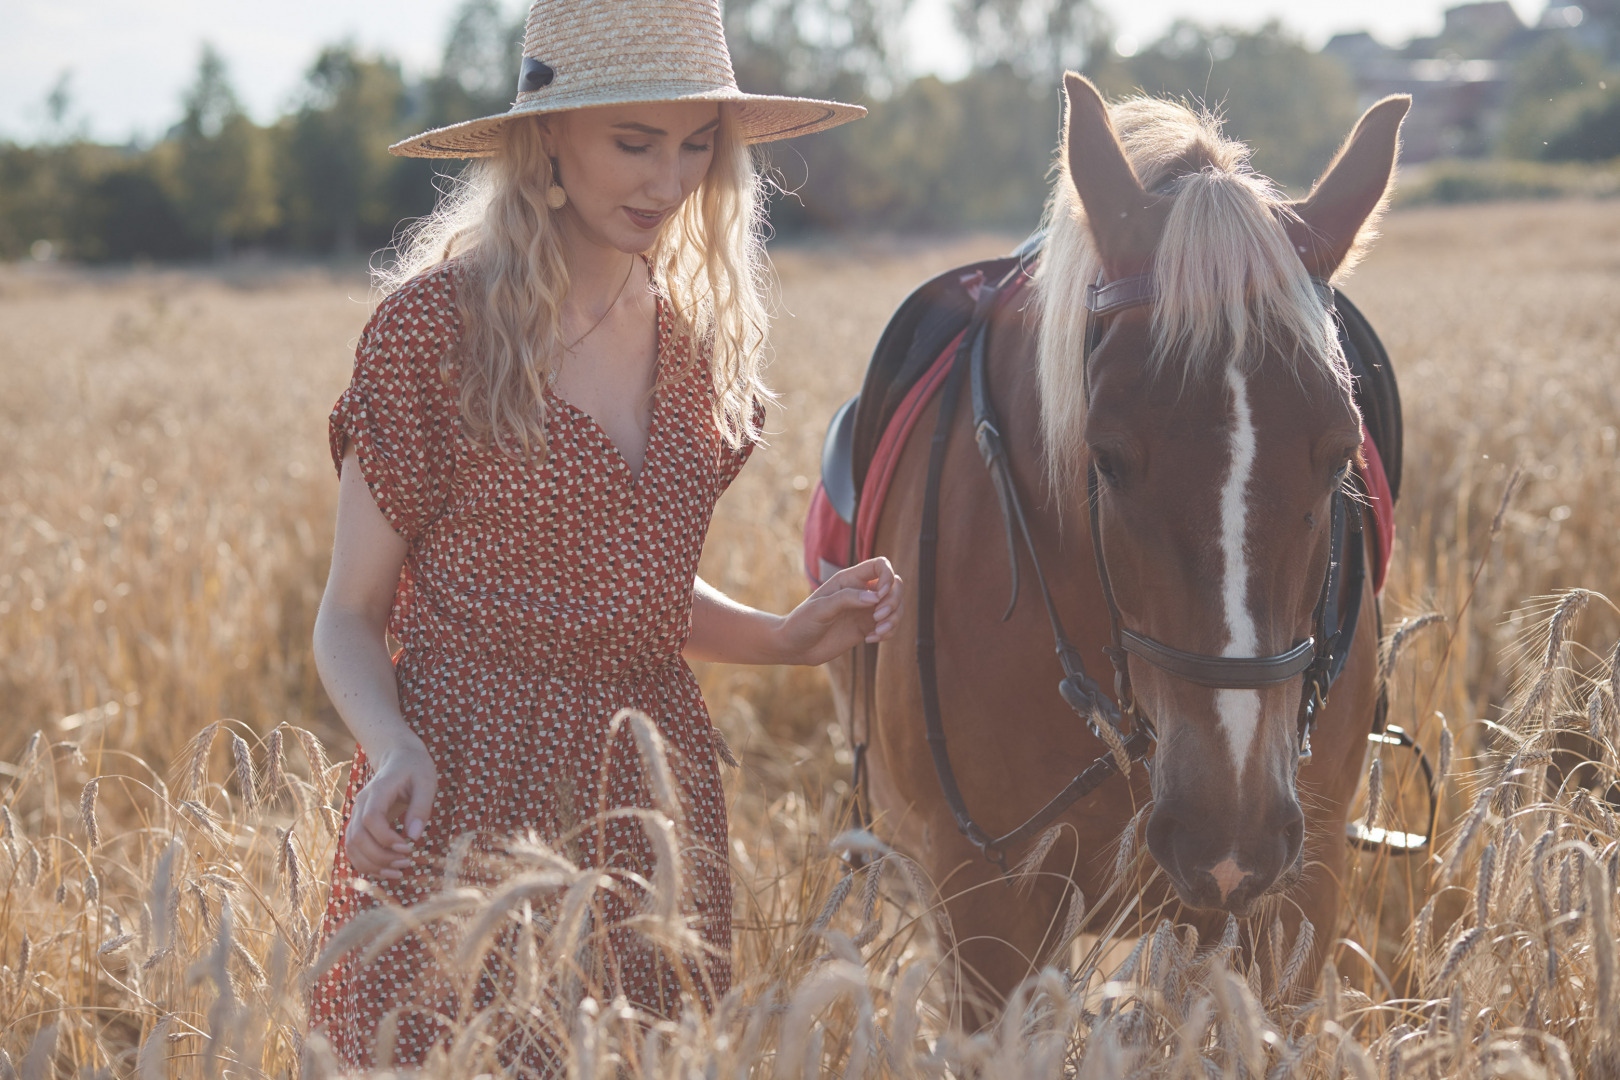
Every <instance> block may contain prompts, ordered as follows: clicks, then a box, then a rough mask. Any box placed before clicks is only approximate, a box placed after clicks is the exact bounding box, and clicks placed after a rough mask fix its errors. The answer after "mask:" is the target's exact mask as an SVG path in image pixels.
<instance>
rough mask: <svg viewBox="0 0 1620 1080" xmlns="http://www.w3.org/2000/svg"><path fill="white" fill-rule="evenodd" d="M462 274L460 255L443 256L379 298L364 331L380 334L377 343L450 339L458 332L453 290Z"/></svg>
mask: <svg viewBox="0 0 1620 1080" xmlns="http://www.w3.org/2000/svg"><path fill="white" fill-rule="evenodd" d="M462 274H463V266H462V261H461V260H460V259H449V260H446V261H445V262H442V263H439V264H438V265H437V266H432V267H429V268H428V269H426V270H424V271H422V272H421V273H420V274H417V275H416V276H415V277H413V278H411V279H410V280H408V281H406V282H405V283H404V284H403V285H401V286H399V287H398V288H396V289H394V290H393V291H392V292H390V293H389V294H388V295H387V296H384V297H383V298H382V300H381V301H380V302H379V303H378V304H377V307H376V310H374V311H373V312H372V314H371V321H370V322H369V323H367V324H366V335H367V336H368V337H372V338H379V337H380V338H381V339H382V340H381V341H379V342H378V344H385V343H394V342H399V341H409V342H418V343H428V342H438V341H442V342H444V343H446V344H448V343H450V342H453V341H454V340H455V339H456V338H457V337H459V336H460V332H461V317H460V315H459V314H458V312H457V308H456V290H457V288H458V287H459V285H460V283H461V277H462Z"/></svg>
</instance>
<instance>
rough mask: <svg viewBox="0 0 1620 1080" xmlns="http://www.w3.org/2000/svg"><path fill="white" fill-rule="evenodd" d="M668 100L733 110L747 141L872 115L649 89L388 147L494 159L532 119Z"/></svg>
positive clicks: (532, 105)
mask: <svg viewBox="0 0 1620 1080" xmlns="http://www.w3.org/2000/svg"><path fill="white" fill-rule="evenodd" d="M666 101H716V102H721V103H723V104H728V105H731V106H732V107H733V111H734V115H735V117H736V121H737V130H738V132H739V133H740V134H741V135H742V139H743V141H744V142H747V143H763V142H775V141H776V140H778V139H791V138H793V137H794V136H796V135H812V134H814V133H815V132H818V131H826V130H827V129H828V128H834V127H837V126H838V125H839V124H847V123H848V122H849V121H851V120H858V119H860V118H861V117H863V116H865V115H866V109H865V108H864V107H863V106H860V105H846V104H845V103H843V102H841V101H820V100H817V99H816V98H799V97H781V96H778V95H775V94H745V93H742V92H741V91H739V90H734V89H730V88H726V87H723V88H720V89H715V90H699V91H695V92H691V93H678V92H676V93H672V92H671V91H670V89H669V88H668V87H649V88H648V89H647V90H646V91H644V92H643V93H641V94H639V95H638V94H637V93H636V92H635V91H634V90H629V91H626V92H625V93H623V94H622V95H621V94H615V95H614V100H612V101H603V100H602V99H601V96H600V95H590V96H588V97H587V96H585V95H578V96H577V97H576V98H575V99H574V100H569V99H568V98H561V97H553V98H549V99H547V100H544V101H535V102H528V103H519V104H517V105H513V106H512V108H511V109H509V110H508V111H506V112H504V113H500V114H498V115H495V116H485V117H481V118H479V119H477V120H465V121H463V122H461V123H459V124H450V125H448V126H447V127H442V128H434V129H433V130H432V131H424V132H423V133H422V134H420V135H415V136H412V137H411V138H409V139H403V140H401V141H400V142H397V143H395V144H394V145H392V146H390V147H389V148H388V152H389V153H390V154H394V155H395V156H397V157H425V158H470V157H488V156H490V155H491V154H494V153H495V152H496V151H497V150H498V149H499V148H500V130H501V128H502V127H503V126H504V125H506V124H508V123H510V122H512V121H513V120H518V119H521V118H523V117H526V116H545V115H548V114H551V113H559V112H569V111H572V110H574V109H600V108H608V107H611V106H614V105H644V104H652V103H656V102H666Z"/></svg>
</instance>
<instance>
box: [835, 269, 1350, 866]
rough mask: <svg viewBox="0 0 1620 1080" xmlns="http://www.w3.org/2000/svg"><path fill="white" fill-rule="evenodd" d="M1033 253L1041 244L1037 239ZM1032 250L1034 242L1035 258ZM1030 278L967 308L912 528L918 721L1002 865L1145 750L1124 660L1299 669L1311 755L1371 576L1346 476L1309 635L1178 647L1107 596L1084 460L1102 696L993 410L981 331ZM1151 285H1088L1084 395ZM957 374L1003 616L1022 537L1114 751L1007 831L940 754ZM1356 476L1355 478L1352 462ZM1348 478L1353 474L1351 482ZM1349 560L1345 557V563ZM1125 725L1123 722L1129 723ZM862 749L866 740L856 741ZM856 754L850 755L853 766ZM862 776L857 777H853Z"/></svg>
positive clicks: (1178, 672)
mask: <svg viewBox="0 0 1620 1080" xmlns="http://www.w3.org/2000/svg"><path fill="white" fill-rule="evenodd" d="M1037 251H1038V249H1037ZM1035 254H1037V252H1030V253H1029V256H1030V257H1034V255H1035ZM1029 277H1030V271H1029V268H1028V266H1027V265H1026V263H1025V261H1024V260H1021V261H1020V263H1019V265H1017V266H1016V267H1014V268H1013V270H1012V271H1011V272H1009V273H1008V275H1007V276H1006V277H1005V278H1003V279H1002V280H1001V281H1000V282H997V283H996V284H995V285H993V286H992V285H989V284H986V285H984V286H983V287H982V288H981V289H980V292H979V296H978V298H977V301H976V303H975V306H974V312H973V316H972V319H971V321H970V322H969V324H968V327H967V329H966V330H965V331H963V333H962V336H961V338H960V341H959V343H958V345H957V348H956V352H955V355H954V356H953V358H952V360H951V366H950V370H949V371H948V372H947V374H946V377H945V381H944V384H943V386H942V387H941V389H940V398H939V412H938V415H937V418H936V420H935V425H934V433H933V439H932V442H931V444H930V450H929V460H928V473H927V479H926V481H925V484H924V488H923V507H922V522H921V526H920V528H919V530H918V541H917V546H918V552H917V577H918V582H917V665H918V672H919V675H920V677H921V679H920V681H921V684H922V686H921V689H922V704H923V720H924V723H925V725H926V728H927V739H928V747H929V752H930V754H931V756H932V757H933V761H934V770H935V773H936V774H937V775H938V777H939V783H940V789H941V791H942V792H943V794H944V796H945V801H946V803H947V805H948V806H949V807H950V810H951V814H952V816H953V817H954V818H955V819H956V824H957V828H958V829H959V830H960V831H961V832H962V834H963V835H964V836H966V837H967V838H968V840H969V841H970V842H971V843H973V845H974V846H975V847H977V848H978V849H979V851H980V852H981V853H982V854H983V855H984V856H985V858H986V859H989V860H990V861H992V862H994V863H996V864H997V865H998V866H999V867H1000V868H1001V869H1002V871H1003V872H1006V869H1007V852H1008V850H1009V849H1011V848H1015V847H1019V846H1021V845H1023V844H1024V843H1027V842H1028V841H1030V840H1032V839H1034V838H1035V837H1036V836H1037V835H1039V834H1040V833H1041V832H1042V831H1043V830H1044V829H1046V828H1047V827H1048V826H1050V825H1051V824H1052V823H1053V822H1055V821H1056V820H1057V819H1058V818H1059V817H1060V816H1061V815H1062V814H1063V813H1064V812H1065V811H1066V810H1068V808H1069V807H1070V806H1072V805H1074V803H1076V802H1077V801H1079V800H1080V799H1082V798H1084V797H1085V796H1086V795H1088V794H1090V793H1091V792H1093V791H1095V790H1096V789H1097V788H1098V787H1100V786H1101V785H1102V784H1103V783H1104V782H1106V781H1107V780H1108V778H1109V777H1111V776H1112V775H1114V773H1116V772H1122V773H1127V774H1128V773H1129V772H1130V770H1131V766H1132V764H1133V763H1134V762H1138V761H1141V760H1142V759H1143V758H1145V757H1146V756H1147V755H1148V753H1149V752H1150V751H1151V750H1152V748H1153V744H1154V742H1155V741H1156V739H1157V736H1156V734H1155V731H1154V728H1153V723H1152V720H1151V718H1149V717H1148V716H1146V715H1145V714H1144V713H1143V711H1142V710H1141V708H1140V707H1139V706H1138V704H1137V703H1136V700H1135V696H1134V694H1133V693H1132V692H1131V683H1130V667H1129V658H1130V657H1131V656H1136V657H1138V658H1139V659H1141V660H1143V661H1145V662H1147V663H1151V664H1153V665H1154V666H1155V667H1158V668H1160V669H1162V670H1164V671H1166V672H1168V673H1170V674H1171V675H1174V676H1176V677H1178V678H1181V679H1185V680H1187V681H1189V682H1193V683H1196V684H1198V685H1200V686H1206V687H1214V688H1218V689H1233V690H1239V689H1241V690H1248V689H1257V688H1260V687H1266V686H1275V685H1278V684H1280V683H1283V682H1286V681H1288V680H1289V679H1292V678H1294V677H1296V676H1299V675H1303V676H1304V679H1305V684H1304V687H1303V689H1302V691H1301V696H1300V709H1299V720H1298V735H1299V754H1298V758H1297V762H1296V769H1297V768H1298V766H1299V765H1300V764H1303V763H1304V762H1306V761H1308V760H1309V759H1310V744H1311V733H1312V731H1313V730H1314V728H1315V726H1316V720H1317V717H1318V715H1319V714H1320V712H1321V710H1322V709H1323V708H1324V707H1325V706H1326V705H1327V701H1328V691H1329V690H1330V689H1331V687H1332V685H1333V683H1334V681H1335V680H1336V679H1337V678H1338V677H1339V675H1340V673H1341V672H1342V671H1343V670H1344V665H1345V661H1346V660H1347V659H1348V657H1349V653H1350V647H1351V644H1352V642H1353V641H1354V639H1355V631H1356V625H1357V621H1358V619H1359V617H1360V612H1361V594H1362V591H1363V585H1364V582H1365V577H1366V566H1365V558H1364V553H1363V545H1362V541H1361V528H1362V526H1361V515H1360V513H1359V512H1355V513H1351V512H1348V511H1347V510H1346V506H1345V504H1346V502H1347V501H1348V500H1349V498H1350V496H1349V495H1347V494H1346V492H1345V491H1344V490H1343V485H1341V486H1340V487H1339V488H1337V489H1335V491H1334V494H1333V497H1332V521H1331V524H1330V529H1331V539H1330V541H1329V543H1330V548H1329V556H1328V567H1327V571H1326V573H1325V574H1324V575H1323V581H1322V590H1321V594H1320V596H1319V597H1318V599H1317V604H1316V610H1315V613H1314V614H1313V616H1312V627H1313V632H1312V634H1311V636H1310V637H1308V638H1306V639H1305V640H1304V641H1302V642H1300V643H1298V644H1296V645H1294V646H1293V647H1292V648H1290V649H1288V650H1287V651H1285V652H1282V653H1278V654H1276V655H1274V656H1257V657H1227V656H1211V655H1208V654H1204V653H1192V652H1185V651H1183V650H1181V649H1176V648H1174V647H1172V646H1170V645H1167V644H1165V643H1163V642H1161V641H1157V640H1155V639H1153V638H1151V637H1148V636H1147V635H1145V634H1139V633H1137V632H1135V631H1133V630H1130V629H1128V628H1126V626H1125V625H1124V618H1123V616H1122V615H1121V613H1120V610H1119V606H1118V603H1117V602H1116V600H1115V597H1114V590H1113V582H1112V579H1111V578H1110V576H1109V573H1108V561H1107V558H1106V557H1105V555H1104V552H1103V547H1102V540H1101V528H1100V525H1101V522H1100V520H1099V513H1100V509H1099V504H1100V500H1099V497H1098V496H1099V491H1098V482H1097V467H1096V463H1095V461H1093V462H1091V463H1089V464H1088V466H1087V496H1088V502H1089V506H1090V515H1091V534H1092V545H1093V547H1092V552H1093V556H1094V558H1095V560H1096V564H1097V576H1098V579H1099V580H1100V582H1101V583H1102V590H1103V596H1104V598H1105V599H1106V601H1107V604H1108V613H1109V619H1110V622H1111V627H1112V630H1111V644H1110V645H1109V647H1108V648H1107V649H1106V653H1107V656H1108V658H1109V660H1110V662H1111V663H1112V664H1113V667H1114V691H1115V698H1116V699H1117V700H1118V702H1119V704H1118V705H1116V704H1115V702H1114V700H1110V698H1109V697H1108V695H1107V694H1106V693H1105V692H1104V691H1103V689H1102V687H1101V686H1100V685H1098V683H1097V681H1096V680H1095V679H1093V678H1092V677H1091V676H1090V675H1089V674H1088V673H1087V671H1086V666H1085V661H1084V660H1083V659H1082V657H1081V655H1080V650H1079V649H1077V648H1075V646H1074V644H1073V643H1072V642H1071V641H1070V640H1069V637H1068V634H1067V633H1066V632H1065V630H1064V626H1063V621H1062V618H1061V617H1060V615H1059V613H1058V609H1057V605H1056V603H1055V602H1054V600H1053V598H1052V593H1051V589H1050V587H1049V586H1048V585H1047V580H1046V574H1045V572H1044V570H1043V569H1042V567H1041V561H1040V556H1039V554H1038V552H1037V551H1036V548H1035V543H1034V538H1033V535H1032V533H1031V531H1030V527H1029V522H1028V518H1027V515H1026V514H1025V512H1024V506H1023V500H1022V498H1021V497H1020V496H1019V492H1018V488H1017V485H1016V483H1015V481H1014V477H1013V474H1012V469H1011V465H1010V463H1009V461H1008V457H1007V451H1006V446H1005V444H1004V442H1003V441H1002V436H1001V432H1000V427H999V420H998V418H997V416H996V413H995V409H994V407H993V405H992V403H991V400H990V382H989V364H988V359H987V340H988V337H989V326H990V317H991V315H992V314H993V313H994V311H995V309H996V307H997V305H998V302H999V301H1000V300H1001V299H1003V298H1004V297H1005V296H1006V295H1007V294H1008V293H1009V292H1010V291H1011V289H1012V287H1015V286H1017V285H1021V284H1023V283H1024V282H1025V281H1027V280H1028V279H1029ZM1315 285H1316V287H1317V290H1318V292H1319V293H1320V294H1321V295H1322V296H1323V300H1324V302H1325V303H1326V304H1327V305H1328V306H1329V309H1330V310H1331V307H1332V291H1331V290H1330V289H1329V288H1328V286H1327V285H1326V284H1325V283H1322V282H1315ZM1156 296H1157V290H1156V287H1155V284H1154V280H1153V277H1152V275H1151V274H1139V275H1136V276H1133V277H1126V278H1121V279H1119V280H1116V281H1113V282H1104V281H1102V280H1100V279H1099V280H1098V282H1097V283H1095V284H1094V285H1092V286H1090V287H1089V288H1088V289H1087V290H1086V322H1087V325H1086V332H1085V337H1084V341H1085V345H1084V352H1083V355H1082V358H1081V359H1082V368H1083V371H1084V374H1083V376H1082V377H1083V378H1084V380H1085V386H1084V393H1085V395H1086V401H1087V404H1088V405H1089V403H1090V393H1091V390H1090V366H1091V357H1092V354H1093V352H1094V351H1095V350H1096V347H1097V345H1098V344H1099V343H1100V342H1101V340H1102V334H1103V331H1104V329H1105V320H1106V319H1107V318H1108V317H1110V316H1112V315H1114V314H1117V313H1118V312H1121V311H1125V310H1128V309H1130V308H1134V307H1141V306H1148V305H1151V304H1152V303H1153V302H1154V300H1155V299H1156ZM964 377H967V378H968V381H969V382H970V384H971V387H972V390H971V393H972V401H973V433H974V439H975V442H976V443H977V444H978V448H979V453H980V456H981V457H982V458H983V459H984V464H985V468H986V469H987V470H988V472H989V474H990V479H991V483H992V486H993V487H994V488H995V492H996V498H997V501H998V502H999V503H1000V507H1001V514H1002V521H1003V524H1004V525H1005V527H1006V539H1007V555H1008V563H1009V568H1010V571H1011V576H1012V595H1011V598H1010V600H1009V603H1008V606H1007V611H1006V613H1005V614H1004V615H1003V616H1002V619H1003V621H1005V620H1006V619H1007V618H1010V617H1011V615H1012V611H1013V609H1014V607H1015V606H1016V605H1017V603H1018V593H1019V569H1018V566H1019V563H1018V547H1019V543H1018V542H1019V540H1022V541H1023V547H1024V548H1025V550H1026V552H1027V553H1028V555H1029V558H1030V562H1031V565H1032V566H1033V567H1034V571H1035V581H1036V585H1037V586H1038V587H1039V589H1040V594H1041V599H1042V601H1043V602H1044V604H1045V607H1046V615H1047V619H1048V621H1049V622H1050V623H1051V627H1052V637H1053V641H1054V645H1055V650H1056V653H1057V658H1058V662H1059V664H1060V665H1061V666H1062V669H1063V679H1062V680H1061V681H1060V682H1059V684H1058V690H1059V692H1060V694H1061V695H1062V697H1063V700H1064V701H1065V702H1067V703H1068V704H1069V706H1070V708H1072V709H1073V710H1074V711H1075V712H1076V713H1077V714H1078V715H1079V716H1080V718H1081V719H1082V720H1083V721H1084V722H1085V724H1086V726H1087V727H1088V728H1089V729H1090V730H1091V732H1092V733H1093V734H1094V735H1096V736H1097V737H1098V738H1099V739H1100V740H1102V742H1103V743H1104V744H1105V745H1107V747H1108V748H1109V752H1108V753H1107V754H1104V755H1102V756H1101V757H1098V758H1097V759H1096V760H1094V761H1093V762H1092V763H1091V764H1090V765H1089V766H1087V767H1086V768H1085V769H1083V770H1082V771H1081V772H1080V773H1078V774H1077V775H1076V776H1075V777H1074V778H1073V779H1072V780H1070V781H1069V782H1068V784H1066V785H1065V786H1064V787H1063V789H1062V790H1061V791H1059V792H1058V793H1057V795H1055V796H1054V797H1053V798H1052V799H1051V801H1050V802H1048V803H1047V804H1046V805H1045V806H1044V807H1042V808H1041V809H1040V810H1039V811H1038V812H1037V813H1036V814H1035V815H1034V816H1033V817H1031V818H1029V819H1028V820H1027V821H1025V822H1024V823H1023V824H1022V825H1019V826H1018V827H1017V828H1015V829H1013V830H1012V831H1011V832H1008V833H1006V834H1005V835H1002V836H993V835H991V834H990V833H988V832H986V831H985V829H984V828H983V827H982V826H981V825H979V823H978V822H977V821H975V820H974V819H973V816H972V815H971V814H970V813H969V812H968V808H967V803H966V800H965V799H964V798H963V796H962V791H961V788H960V787H959V786H958V784H957V782H956V774H955V770H954V769H953V768H952V767H951V760H950V755H949V753H948V752H947V748H946V740H945V729H944V723H943V720H942V717H941V709H940V698H939V675H938V657H937V649H936V647H935V617H934V616H935V601H936V596H935V584H936V580H937V576H938V575H937V570H938V549H939V498H940V486H941V481H942V476H943V472H944V462H945V450H946V447H947V446H948V444H949V441H950V433H951V428H952V426H953V418H954V416H955V413H956V406H957V401H958V400H959V398H960V396H961V390H962V382H963V379H964ZM1351 476H1352V477H1353V476H1354V471H1353V470H1352V472H1351ZM1349 482H1350V483H1355V482H1356V481H1354V480H1350V481H1349ZM1346 563H1347V564H1348V565H1346ZM1341 592H1347V593H1348V603H1347V604H1346V605H1345V606H1344V608H1343V610H1342V612H1341V610H1340V603H1339V597H1340V594H1341ZM1127 720H1129V721H1130V723H1129V725H1127V723H1126V721H1127ZM862 749H864V745H863V747H862ZM859 761H860V754H859V753H857V769H858V768H859ZM857 786H858V777H857Z"/></svg>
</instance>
